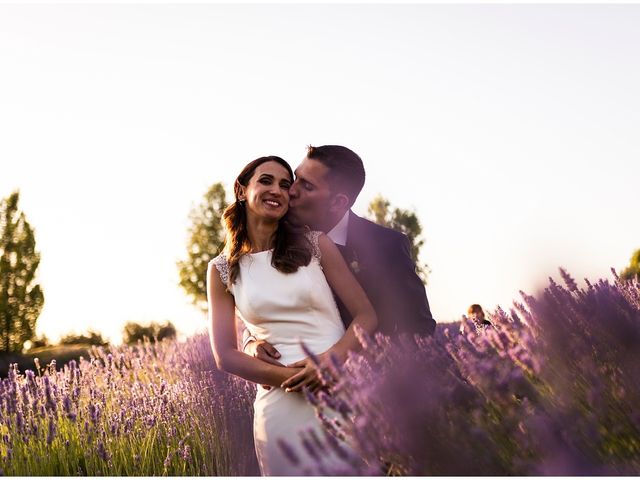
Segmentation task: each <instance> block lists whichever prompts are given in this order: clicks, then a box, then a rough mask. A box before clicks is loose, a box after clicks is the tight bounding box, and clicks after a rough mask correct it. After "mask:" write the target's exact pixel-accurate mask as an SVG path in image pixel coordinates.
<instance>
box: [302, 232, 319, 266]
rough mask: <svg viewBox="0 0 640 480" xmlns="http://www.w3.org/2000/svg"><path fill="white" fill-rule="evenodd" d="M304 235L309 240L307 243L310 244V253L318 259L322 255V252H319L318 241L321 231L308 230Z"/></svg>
mask: <svg viewBox="0 0 640 480" xmlns="http://www.w3.org/2000/svg"><path fill="white" fill-rule="evenodd" d="M304 235H305V237H307V240H309V243H310V244H311V254H312V255H313V256H314V257H315V258H317V259H318V261H320V257H322V252H320V242H319V240H318V239H319V238H320V235H322V232H320V231H318V230H312V231H309V232H306V233H305V234H304Z"/></svg>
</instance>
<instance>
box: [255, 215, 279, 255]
mask: <svg viewBox="0 0 640 480" xmlns="http://www.w3.org/2000/svg"><path fill="white" fill-rule="evenodd" d="M276 230H278V222H265V221H260V220H256V221H252V222H247V235H248V236H249V242H251V251H252V252H262V251H264V250H269V249H271V248H273V242H274V240H275V236H276Z"/></svg>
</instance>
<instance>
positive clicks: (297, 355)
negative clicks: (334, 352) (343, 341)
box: [265, 337, 340, 365]
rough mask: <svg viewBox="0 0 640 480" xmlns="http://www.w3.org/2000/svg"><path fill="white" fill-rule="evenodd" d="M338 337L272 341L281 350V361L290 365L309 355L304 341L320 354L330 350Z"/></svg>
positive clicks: (309, 348) (312, 351)
mask: <svg viewBox="0 0 640 480" xmlns="http://www.w3.org/2000/svg"><path fill="white" fill-rule="evenodd" d="M339 338H340V337H338V338H333V337H324V338H315V339H306V340H299V341H284V342H282V341H281V342H278V341H273V342H272V341H270V340H269V339H265V340H267V341H268V342H269V343H271V344H272V345H273V346H274V347H275V348H276V349H277V350H278V352H280V358H279V359H278V360H279V361H280V363H282V364H284V365H288V364H290V363H293V362H297V361H298V360H302V359H303V358H306V357H308V356H309V355H308V353H307V352H305V350H304V349H303V347H302V345H303V343H304V346H305V348H306V349H307V350H308V351H309V352H311V353H313V354H314V355H319V354H321V353H324V352H326V351H327V350H329V349H330V348H331V347H332V346H333V345H334V344H335V343H336V342H337V341H338V340H339Z"/></svg>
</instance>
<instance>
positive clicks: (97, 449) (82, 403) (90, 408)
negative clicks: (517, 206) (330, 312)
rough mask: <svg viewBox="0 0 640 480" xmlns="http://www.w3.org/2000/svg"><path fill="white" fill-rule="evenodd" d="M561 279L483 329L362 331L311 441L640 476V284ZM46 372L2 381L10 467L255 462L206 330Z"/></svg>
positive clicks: (240, 394) (370, 463)
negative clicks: (397, 333) (422, 333)
mask: <svg viewBox="0 0 640 480" xmlns="http://www.w3.org/2000/svg"><path fill="white" fill-rule="evenodd" d="M561 277H562V279H563V283H564V286H560V285H559V284H558V283H556V282H555V281H554V280H552V279H550V283H549V286H548V287H547V288H546V290H545V291H544V292H540V293H539V294H537V295H536V296H530V295H527V294H524V293H523V294H522V297H523V299H522V303H519V302H516V303H515V304H514V306H513V308H512V309H510V310H509V311H508V312H507V311H504V310H502V309H498V310H497V311H495V312H493V314H491V315H490V320H491V322H492V323H493V326H492V327H487V328H486V329H483V330H476V329H475V328H473V327H472V325H471V324H470V322H469V321H468V320H466V319H465V320H463V323H464V324H466V329H465V331H466V332H467V333H466V334H464V335H461V334H459V333H458V331H457V329H454V328H447V325H446V324H443V325H440V326H439V328H438V330H437V331H436V335H435V336H434V337H432V338H426V339H425V338H409V337H401V338H400V339H397V340H395V341H391V340H390V339H389V338H387V337H384V336H382V335H376V336H375V337H374V338H369V337H367V336H366V335H363V334H360V338H361V343H362V345H363V350H362V351H361V352H360V353H358V354H353V355H351V357H350V358H349V361H348V362H347V363H346V364H345V365H338V364H335V363H333V364H329V365H325V366H324V368H323V375H324V377H325V379H326V380H327V382H328V383H329V384H331V385H332V386H331V388H330V389H328V390H326V391H323V392H321V393H320V394H318V395H316V396H314V395H311V394H307V396H308V398H309V400H310V401H311V402H313V403H314V404H315V405H316V408H317V411H318V415H319V416H320V417H321V418H322V419H323V421H324V424H325V426H326V430H327V432H326V434H325V437H324V438H318V437H317V436H314V437H304V438H303V439H302V440H301V441H303V445H304V447H305V448H306V449H307V450H308V451H309V452H310V453H311V454H312V456H313V457H314V458H316V459H317V462H318V464H319V465H322V463H323V456H324V455H326V453H327V452H328V451H330V450H336V449H337V450H338V451H339V450H340V447H339V444H338V443H337V442H335V441H334V436H338V437H344V438H347V439H349V441H350V442H351V444H352V445H354V446H355V448H356V450H357V451H358V453H359V455H360V456H361V457H362V458H363V459H364V460H365V463H364V464H363V463H362V462H361V461H359V459H355V458H354V459H353V467H352V469H351V470H349V471H343V472H332V471H330V470H326V469H325V472H326V473H327V474H335V473H341V474H353V475H384V474H388V475H486V474H490V475H628V474H632V475H638V474H640V283H639V282H638V281H637V280H634V281H627V282H625V281H622V280H620V279H618V278H617V277H615V273H614V280H613V281H606V280H600V281H598V282H597V283H594V284H591V283H589V282H587V287H586V288H584V289H579V288H578V287H577V285H576V283H575V281H574V280H573V279H572V278H571V277H570V276H569V274H567V273H566V272H564V271H562V270H561ZM36 370H38V371H36V372H34V371H27V372H26V373H21V372H17V371H15V370H12V371H10V374H9V377H8V378H6V379H4V380H3V381H2V384H1V386H0V402H1V403H0V429H1V434H2V442H1V443H0V468H2V473H3V474H5V475H145V476H151V475H229V476H234V475H254V474H258V473H259V472H258V468H257V464H256V460H255V456H254V454H253V443H252V433H251V422H252V418H251V415H252V413H251V404H252V401H253V395H254V393H253V392H254V387H253V386H251V385H250V384H248V383H246V382H244V381H242V380H239V379H237V378H233V377H230V376H228V375H226V374H224V373H221V372H219V371H217V370H216V369H215V368H214V362H213V358H212V355H211V351H210V347H209V343H208V339H207V337H206V336H204V335H199V336H196V337H193V338H191V339H189V340H188V341H187V342H183V343H176V342H167V341H164V342H161V343H157V344H150V343H146V344H144V345H139V346H137V347H119V348H112V349H110V350H108V351H107V350H103V349H94V350H93V351H92V354H91V358H89V359H87V360H84V359H83V360H81V361H80V362H79V363H75V362H72V363H70V364H68V365H66V366H64V367H63V368H61V369H56V366H55V365H50V366H49V367H46V368H43V369H36ZM286 440H287V441H292V440H291V439H286ZM283 447H285V448H286V442H285V444H283ZM339 453H341V454H345V455H346V453H345V452H340V451H339ZM291 461H292V462H295V461H296V459H295V457H292V458H291Z"/></svg>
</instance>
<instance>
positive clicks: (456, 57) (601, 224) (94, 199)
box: [0, 4, 640, 341]
mask: <svg viewBox="0 0 640 480" xmlns="http://www.w3.org/2000/svg"><path fill="white" fill-rule="evenodd" d="M638 25H640V5H617V6H615V5H452V6H441V5H404V6H391V5H362V4H359V5H350V6H348V5H335V4H334V5H295V4H287V5H238V6H230V5H223V4H217V5H216V4H209V5H206V4H205V5H203V4H200V5H126V4H124V5H113V4H112V5H95V4H94V5H78V4H74V5H37V4H34V5H7V4H3V5H0V196H3V197H4V196H7V195H9V193H11V191H12V190H13V189H15V188H20V191H21V206H22V208H23V210H24V211H25V212H26V214H27V217H28V220H29V221H30V223H31V224H32V226H34V227H35V229H36V238H37V242H38V248H39V250H40V252H41V254H42V262H41V266H40V279H41V283H42V285H43V288H44V292H45V295H46V302H45V308H44V311H43V313H42V316H41V317H40V320H39V323H38V331H39V332H44V333H46V334H47V335H48V336H49V337H50V338H51V339H53V340H55V339H56V338H57V337H58V336H59V335H60V334H63V333H65V332H68V331H70V330H75V331H78V332H79V331H84V330H86V329H87V328H96V329H99V330H102V331H103V332H104V333H105V334H106V335H107V336H109V337H111V338H112V339H113V340H116V341H117V340H119V336H120V331H121V327H122V325H123V324H124V323H125V322H126V321H127V320H135V321H148V320H158V321H161V320H164V319H170V320H171V321H173V322H174V323H175V324H176V326H177V327H178V328H179V329H180V330H181V331H182V332H183V333H184V334H189V333H192V332H193V331H195V330H196V329H200V328H204V326H205V320H204V317H203V315H202V314H200V313H199V312H198V311H197V310H196V309H195V308H194V307H191V306H190V305H189V302H188V300H187V298H186V296H185V295H184V294H183V292H182V291H181V289H180V288H179V287H178V286H177V282H178V275H177V269H176V266H175V263H176V261H177V260H178V259H179V258H181V257H182V256H184V252H185V244H186V243H185V242H186V229H187V225H188V221H187V215H188V212H189V209H190V207H191V206H192V204H194V203H195V202H198V201H199V200H200V198H201V197H202V195H203V193H204V192H205V191H206V189H207V187H208V186H209V185H210V184H212V183H214V182H216V181H223V182H225V183H226V184H227V185H230V184H231V182H232V181H233V179H234V178H235V175H236V174H237V173H238V172H239V170H240V168H241V167H242V166H243V165H244V164H245V163H246V162H248V161H249V160H252V159H254V158H256V157H258V156H262V155H268V154H276V155H280V156H283V157H284V158H286V159H287V160H289V161H290V162H291V163H292V165H293V166H294V167H295V166H296V165H297V164H298V163H299V161H300V160H301V159H302V157H303V156H304V151H305V146H306V145H307V144H314V145H321V144H326V143H337V144H343V145H346V146H348V147H350V148H352V149H353V150H355V151H356V152H358V153H359V154H360V155H361V157H362V158H363V160H364V162H365V166H366V168H367V175H368V177H367V183H366V185H365V189H364V191H363V193H362V194H361V198H360V200H359V202H358V203H357V204H356V207H355V210H356V212H357V213H361V214H363V213H365V212H366V205H367V204H368V202H369V200H370V199H371V198H373V197H374V195H375V194H376V193H379V192H380V193H382V194H383V195H385V196H386V197H387V198H388V199H389V200H390V201H391V202H392V204H393V205H396V206H400V207H402V208H415V209H416V211H417V213H418V215H419V218H420V219H421V221H422V224H423V227H424V232H425V238H426V244H425V246H424V247H423V259H424V260H425V261H426V262H427V263H428V264H429V265H430V267H431V268H432V270H433V273H432V275H431V278H430V283H429V285H428V288H427V292H428V296H429V300H430V302H431V306H432V311H433V313H434V316H435V317H436V319H437V320H438V321H451V320H457V319H458V318H459V317H460V315H461V314H462V313H463V312H464V311H465V310H466V307H467V306H468V305H469V304H470V303H476V302H478V303H481V304H482V305H483V306H485V308H488V309H493V308H494V307H495V306H496V305H497V304H501V305H502V306H503V307H509V306H510V305H511V301H512V300H513V299H517V298H518V290H520V289H523V290H525V291H529V292H532V293H533V292H534V291H535V289H536V288H537V287H538V286H540V285H542V284H543V283H544V282H545V281H546V277H547V276H549V275H553V276H555V277H557V267H558V266H560V265H562V266H564V267H566V268H568V269H569V271H570V272H571V273H572V274H573V275H574V276H575V277H577V278H578V279H580V278H583V277H585V276H587V277H588V278H590V279H597V278H601V277H609V276H610V274H609V271H608V269H609V267H612V266H613V267H617V268H622V267H624V266H625V265H626V264H627V263H628V260H629V258H630V256H631V254H632V252H633V251H634V250H635V249H636V248H639V247H640V222H639V221H638V200H639V194H638V179H639V178H640V162H639V161H638V158H639V154H640V135H639V133H640V132H639V127H640V90H639V89H638V85H640V68H639V67H640V51H639V50H640V29H639V28H638Z"/></svg>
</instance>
